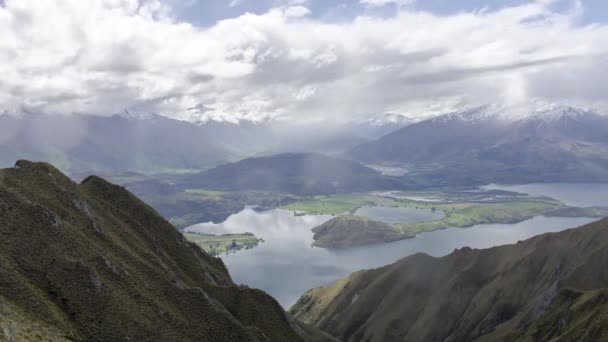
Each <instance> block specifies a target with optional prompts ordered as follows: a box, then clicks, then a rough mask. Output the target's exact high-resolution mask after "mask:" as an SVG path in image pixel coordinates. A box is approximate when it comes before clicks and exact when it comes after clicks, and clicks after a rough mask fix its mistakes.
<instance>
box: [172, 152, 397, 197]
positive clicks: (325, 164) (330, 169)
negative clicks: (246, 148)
mask: <svg viewBox="0 0 608 342" xmlns="http://www.w3.org/2000/svg"><path fill="white" fill-rule="evenodd" d="M183 182H184V183H183V185H182V186H183V187H185V188H204V189H212V190H223V191H242V190H263V191H279V192H287V193H292V194H297V195H320V194H335V193H348V192H357V191H371V190H389V189H400V188H401V187H402V185H401V183H400V182H399V181H398V180H397V179H393V178H390V177H386V176H382V175H381V174H380V173H379V172H377V171H375V170H373V169H371V168H368V167H366V166H364V165H362V164H360V163H358V162H354V161H350V160H343V159H339V158H333V157H327V156H323V155H319V154H307V153H299V154H297V153H286V154H279V155H275V156H270V157H260V158H248V159H244V160H241V161H239V162H236V163H231V164H226V165H222V166H218V167H216V168H214V169H211V170H209V171H205V172H202V173H199V174H196V175H192V176H189V177H187V178H185V179H184V180H183Z"/></svg>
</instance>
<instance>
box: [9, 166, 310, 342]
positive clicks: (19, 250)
mask: <svg viewBox="0 0 608 342" xmlns="http://www.w3.org/2000/svg"><path fill="white" fill-rule="evenodd" d="M0 274H1V275H2V276H1V277H0V340H3V339H8V340H11V339H12V340H16V341H21V340H38V339H37V335H40V336H46V337H47V338H51V337H52V336H55V337H57V338H56V339H57V340H61V338H65V339H69V340H77V341H266V340H270V341H298V340H301V339H302V337H301V336H300V335H298V333H296V331H295V330H294V329H297V330H298V331H301V330H300V328H297V327H296V328H294V327H295V326H292V324H290V321H289V319H288V317H287V316H286V314H285V312H284V311H283V309H282V308H281V307H280V306H279V304H278V303H277V302H276V301H275V300H274V299H273V298H272V297H270V296H268V295H267V294H265V293H264V292H262V291H259V290H253V289H249V288H247V287H242V286H236V285H235V284H234V283H233V282H232V280H231V278H230V275H229V274H228V271H227V270H226V267H225V266H224V264H223V262H222V261H221V260H220V259H216V258H213V257H210V256H209V255H207V254H205V253H204V252H203V251H202V250H201V249H200V248H198V247H197V246H196V245H194V244H192V243H189V242H188V241H186V239H185V238H184V237H183V236H182V234H180V233H179V232H178V231H177V230H176V229H175V228H174V227H173V226H172V225H170V224H169V223H168V222H167V221H165V220H164V219H163V218H161V217H160V216H159V215H158V214H157V213H156V212H155V211H154V210H152V209H151V208H150V207H149V206H147V205H146V204H144V203H143V202H141V201H140V200H138V199H137V198H136V197H134V196H133V195H131V194H130V193H129V192H127V191H126V190H124V189H123V188H122V187H119V186H115V185H112V184H110V183H108V182H106V181H104V180H103V179H101V178H98V177H89V178H87V179H86V180H84V181H83V182H82V183H81V184H75V183H73V182H72V181H70V180H69V179H68V178H67V177H65V176H64V175H63V174H61V173H60V172H59V171H57V170H56V169H55V168H54V167H52V166H50V165H48V164H44V163H31V162H26V161H20V162H18V163H17V164H16V166H15V168H10V169H3V170H0ZM41 338H42V337H41Z"/></svg>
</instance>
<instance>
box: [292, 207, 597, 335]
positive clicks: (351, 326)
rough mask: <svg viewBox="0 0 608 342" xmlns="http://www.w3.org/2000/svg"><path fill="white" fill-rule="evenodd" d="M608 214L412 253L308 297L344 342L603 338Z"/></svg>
mask: <svg viewBox="0 0 608 342" xmlns="http://www.w3.org/2000/svg"><path fill="white" fill-rule="evenodd" d="M607 263H608V219H604V220H601V221H598V222H595V223H591V224H589V225H586V226H583V227H581V228H578V229H571V230H567V231H563V232H560V233H553V234H544V235H540V236H537V237H534V238H531V239H529V240H526V241H523V242H519V243H517V244H514V245H508V246H501V247H495V248H490V249H484V250H476V249H471V248H463V249H460V250H456V251H454V252H453V253H451V254H450V255H448V256H445V257H442V258H433V257H431V256H428V255H425V254H416V255H412V256H410V257H407V258H404V259H401V260H399V261H397V262H395V263H394V264H391V265H388V266H385V267H382V268H378V269H374V270H368V271H360V272H357V273H354V274H352V275H350V276H349V277H347V278H344V279H340V280H338V281H336V282H335V283H333V284H331V285H329V286H327V287H324V288H316V289H312V290H310V291H308V292H307V293H306V294H304V295H303V296H302V297H301V298H300V300H299V301H298V303H296V304H295V305H294V307H292V308H291V310H290V312H291V313H292V314H293V315H294V316H295V317H296V318H298V319H300V320H302V321H303V322H307V323H310V324H313V325H315V326H317V327H319V328H321V329H323V330H325V331H327V332H329V333H330V334H332V335H334V336H336V337H338V338H340V339H342V340H344V341H474V340H475V341H477V340H478V341H606V340H608V325H607V324H606V323H608V316H607V312H608V300H607V296H606V288H608V268H607V267H606V265H607Z"/></svg>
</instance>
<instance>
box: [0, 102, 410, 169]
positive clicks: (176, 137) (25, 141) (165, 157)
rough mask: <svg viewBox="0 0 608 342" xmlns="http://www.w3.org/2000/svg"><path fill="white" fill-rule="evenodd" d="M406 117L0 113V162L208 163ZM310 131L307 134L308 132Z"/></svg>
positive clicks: (343, 136)
mask: <svg viewBox="0 0 608 342" xmlns="http://www.w3.org/2000/svg"><path fill="white" fill-rule="evenodd" d="M407 124H409V121H408V120H407V119H402V118H398V117H397V116H396V115H395V114H390V115H386V117H385V115H379V116H375V117H374V118H373V119H370V120H369V121H359V122H351V123H329V124H328V123H308V124H302V125H297V126H294V125H293V124H291V123H288V122H260V123H254V122H251V121H240V122H238V123H230V122H217V121H208V122H187V121H179V120H175V119H170V118H167V117H165V116H160V115H155V114H149V115H137V114H133V113H128V112H126V113H123V114H119V115H113V116H108V117H103V116H92V115H37V114H27V113H26V114H11V113H8V112H6V113H4V114H0V165H2V166H10V165H12V164H13V163H14V161H15V160H17V159H20V158H26V159H32V160H40V161H47V162H52V163H53V164H54V165H57V166H58V167H59V168H60V169H62V170H63V171H67V172H70V173H73V174H81V173H87V172H90V171H95V172H97V173H99V172H116V171H137V172H144V173H155V172H165V171H172V170H181V169H199V170H200V169H208V168H211V167H214V166H217V165H220V164H223V163H226V162H229V161H236V160H239V159H242V158H246V157H250V156H255V155H258V154H264V155H269V154H274V153H281V152H323V153H334V154H335V153H341V152H343V151H344V150H346V149H349V148H352V147H354V146H356V145H358V144H361V143H363V142H366V141H369V140H372V139H375V138H379V137H380V136H382V135H384V134H386V133H388V132H390V131H392V130H395V129H398V128H401V127H404V126H405V125H407ZM311 132H314V135H313V134H311Z"/></svg>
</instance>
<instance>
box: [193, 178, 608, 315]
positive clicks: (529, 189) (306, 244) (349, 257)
mask: <svg viewBox="0 0 608 342" xmlns="http://www.w3.org/2000/svg"><path fill="white" fill-rule="evenodd" d="M492 188H502V189H505V190H512V191H521V192H526V193H529V194H531V195H548V196H551V197H554V198H556V199H559V200H562V201H563V202H565V203H567V204H570V205H581V206H588V205H608V184H600V185H598V184H593V185H584V184H583V185H580V187H579V186H578V185H572V184H552V185H551V184H531V185H524V186H495V185H492ZM581 192H583V193H581ZM369 208H376V209H378V208H380V209H381V211H380V212H377V211H376V212H374V214H377V215H380V214H381V213H383V212H384V210H385V208H382V207H369ZM414 211H415V209H414ZM390 212H391V215H396V216H399V217H401V218H400V219H403V216H402V215H403V214H404V213H405V212H399V213H398V214H396V213H395V212H394V211H390ZM408 213H410V214H412V215H414V217H413V218H412V220H416V219H419V217H418V216H417V215H420V214H421V213H422V212H410V211H408ZM426 214H428V213H424V215H426ZM436 214H441V213H436ZM391 215H388V216H391ZM376 217H380V216H376ZM331 218H332V216H327V215H319V216H314V215H313V216H294V214H293V212H291V211H287V210H278V209H276V210H270V211H265V212H256V211H255V210H253V209H252V208H246V209H245V210H243V211H242V212H240V213H238V214H235V215H232V216H230V217H229V218H228V220H226V221H225V222H223V223H221V224H211V223H205V224H199V225H195V226H192V227H190V228H188V230H195V231H200V232H207V233H214V234H223V233H241V232H245V231H248V232H252V233H254V234H256V235H257V236H258V237H260V238H263V239H264V240H265V242H264V243H262V244H260V245H259V246H258V247H256V248H254V249H252V250H246V251H239V252H237V253H235V254H229V255H224V256H222V259H223V260H224V262H225V263H226V266H227V267H228V269H229V270H230V274H231V275H232V277H233V279H234V280H235V282H237V283H242V284H247V285H248V286H251V287H256V288H260V289H262V290H264V291H266V292H268V293H270V294H271V295H272V296H274V297H275V298H276V299H277V300H278V301H279V302H280V303H281V304H282V305H283V306H284V307H285V308H289V307H290V306H291V305H292V304H294V303H295V301H296V300H297V299H298V298H299V297H300V295H301V294H303V293H304V292H305V291H307V290H309V289H311V288H313V287H318V286H323V285H327V284H329V283H331V282H332V281H334V280H336V279H338V278H340V277H344V276H346V275H348V274H350V273H352V272H354V271H357V270H361V269H368V268H376V267H380V266H384V265H387V264H390V263H392V262H394V261H396V260H398V259H400V258H403V257H406V256H408V255H412V254H415V253H419V252H422V253H427V254H429V255H432V256H443V255H446V254H449V253H450V252H452V251H453V250H454V249H457V248H461V247H464V246H469V247H472V248H488V247H493V246H498V245H504V244H510V243H516V242H517V241H520V240H525V239H527V238H530V237H532V236H535V235H538V234H542V233H547V232H557V231H560V230H564V229H567V228H573V227H577V226H580V225H583V224H586V223H589V222H592V221H594V220H595V219H592V218H548V217H535V218H533V219H530V220H527V221H524V222H520V223H516V224H483V225H477V226H474V227H471V228H450V229H445V230H439V231H435V232H431V233H423V234H420V235H418V236H417V237H416V238H414V239H408V240H401V241H397V242H393V243H388V244H381V245H373V246H364V247H356V248H350V249H345V250H327V249H322V248H312V247H310V244H311V243H312V241H313V240H312V232H311V231H310V229H311V228H313V227H315V226H317V225H320V224H322V223H324V222H325V221H327V220H329V219H331ZM391 218H392V217H391ZM389 219H390V218H389Z"/></svg>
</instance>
